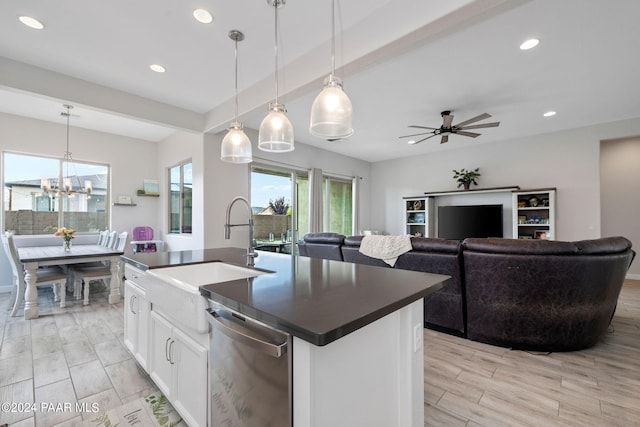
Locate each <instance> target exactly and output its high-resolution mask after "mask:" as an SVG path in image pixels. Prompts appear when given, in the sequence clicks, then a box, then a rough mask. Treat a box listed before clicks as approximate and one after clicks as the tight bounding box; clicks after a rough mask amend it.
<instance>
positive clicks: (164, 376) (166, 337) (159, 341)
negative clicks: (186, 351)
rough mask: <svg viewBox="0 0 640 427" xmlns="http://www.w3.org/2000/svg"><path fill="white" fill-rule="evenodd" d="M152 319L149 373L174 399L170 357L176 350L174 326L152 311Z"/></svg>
mask: <svg viewBox="0 0 640 427" xmlns="http://www.w3.org/2000/svg"><path fill="white" fill-rule="evenodd" d="M149 321H150V328H149V329H150V335H151V336H150V344H151V346H150V349H149V350H150V355H149V356H150V357H149V371H150V372H149V374H150V375H151V379H152V380H153V381H154V382H155V383H156V385H157V386H158V388H159V389H160V391H162V392H163V393H164V395H165V396H166V397H167V399H169V400H173V396H172V390H171V380H172V373H173V365H172V363H173V362H172V361H171V359H170V357H169V355H170V353H171V351H175V349H174V346H175V342H174V339H173V327H172V325H171V323H169V322H168V321H167V320H166V319H165V318H164V317H162V316H160V315H159V314H157V313H156V312H155V311H151V316H150V317H149Z"/></svg>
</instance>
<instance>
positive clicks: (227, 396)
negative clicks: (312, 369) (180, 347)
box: [207, 301, 293, 427]
mask: <svg viewBox="0 0 640 427" xmlns="http://www.w3.org/2000/svg"><path fill="white" fill-rule="evenodd" d="M209 304H210V308H209V309H208V310H207V312H208V313H209V315H208V316H207V319H208V320H209V323H210V324H211V343H210V351H209V358H210V360H209V381H210V387H211V394H210V396H211V397H210V398H211V401H210V407H211V425H212V426H213V427H235V426H237V427H282V426H285V427H286V426H292V424H293V422H292V417H293V414H292V401H293V396H292V387H291V384H292V375H291V372H292V366H293V365H292V354H291V353H292V352H291V335H289V334H287V333H284V332H281V331H278V330H275V329H273V328H270V327H268V326H266V325H264V324H262V323H259V322H257V321H255V320H253V319H250V318H247V317H245V316H242V315H239V314H237V313H235V312H232V311H231V310H228V309H227V308H226V307H223V306H221V305H219V304H217V303H215V302H213V301H210V303H209Z"/></svg>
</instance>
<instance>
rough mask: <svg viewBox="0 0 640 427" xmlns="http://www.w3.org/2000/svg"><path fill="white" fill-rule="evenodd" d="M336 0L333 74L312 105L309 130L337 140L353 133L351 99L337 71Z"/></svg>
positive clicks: (332, 4)
mask: <svg viewBox="0 0 640 427" xmlns="http://www.w3.org/2000/svg"><path fill="white" fill-rule="evenodd" d="M334 9H335V0H331V74H329V77H327V78H326V79H325V80H324V89H322V92H320V93H319V94H318V96H317V97H316V99H315V101H313V105H312V106H311V120H310V123H309V132H310V133H311V134H312V135H314V136H318V137H320V138H324V139H327V140H330V141H331V140H336V139H342V138H347V137H349V136H351V135H353V127H352V125H351V101H350V100H349V97H348V96H347V94H346V93H344V91H343V90H342V80H340V78H339V77H336V76H335V73H336V28H335V19H336V17H335V10H334Z"/></svg>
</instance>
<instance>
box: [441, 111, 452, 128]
mask: <svg viewBox="0 0 640 427" xmlns="http://www.w3.org/2000/svg"><path fill="white" fill-rule="evenodd" d="M452 122H453V116H452V115H451V114H443V115H442V127H443V128H445V129H449V128H450V127H451V123H452Z"/></svg>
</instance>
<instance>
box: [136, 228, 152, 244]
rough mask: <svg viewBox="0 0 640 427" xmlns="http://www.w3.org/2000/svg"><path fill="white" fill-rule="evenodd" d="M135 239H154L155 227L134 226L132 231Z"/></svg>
mask: <svg viewBox="0 0 640 427" xmlns="http://www.w3.org/2000/svg"><path fill="white" fill-rule="evenodd" d="M131 234H132V237H133V240H135V241H140V240H153V228H151V227H147V226H146V225H145V226H140V227H133V230H132V232H131Z"/></svg>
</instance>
